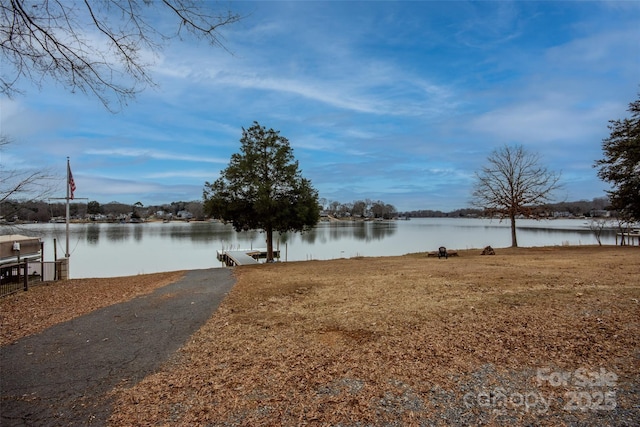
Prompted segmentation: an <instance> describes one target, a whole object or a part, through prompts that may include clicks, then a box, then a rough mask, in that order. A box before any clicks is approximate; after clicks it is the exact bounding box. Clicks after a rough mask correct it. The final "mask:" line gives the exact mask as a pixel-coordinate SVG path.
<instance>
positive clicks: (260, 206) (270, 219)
mask: <svg viewBox="0 0 640 427" xmlns="http://www.w3.org/2000/svg"><path fill="white" fill-rule="evenodd" d="M240 143H241V147H240V153H236V154H233V155H232V156H231V161H230V163H229V166H227V168H226V169H225V170H223V171H222V172H221V173H220V177H219V178H218V179H217V180H216V181H215V182H214V183H212V184H211V183H209V182H206V183H205V188H204V194H203V198H204V210H205V213H206V214H208V215H211V216H212V217H215V218H219V219H222V220H224V221H226V222H231V223H232V224H233V227H234V228H235V229H236V231H241V230H250V229H260V230H263V231H264V232H265V233H266V240H267V261H273V232H274V231H278V232H287V231H304V230H305V229H307V228H309V227H312V226H314V225H316V224H317V222H318V220H319V219H320V206H319V204H318V192H317V191H316V190H315V189H314V188H313V187H312V186H311V182H310V181H309V180H308V179H305V178H303V177H302V174H301V171H300V169H299V168H298V162H297V161H296V160H295V159H294V157H293V150H292V149H291V147H290V145H289V141H288V140H287V138H285V137H283V136H281V135H280V133H279V132H277V131H274V130H273V129H266V128H265V127H264V126H260V125H259V124H258V123H257V122H254V124H253V126H251V127H250V128H249V129H244V128H243V129H242V138H241V139H240Z"/></svg>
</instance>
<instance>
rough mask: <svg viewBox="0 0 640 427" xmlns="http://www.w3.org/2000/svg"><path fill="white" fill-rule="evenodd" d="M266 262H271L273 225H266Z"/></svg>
mask: <svg viewBox="0 0 640 427" xmlns="http://www.w3.org/2000/svg"><path fill="white" fill-rule="evenodd" d="M266 231H267V262H273V227H271V226H268V227H267V230H266Z"/></svg>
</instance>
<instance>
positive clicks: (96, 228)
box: [87, 224, 100, 245]
mask: <svg viewBox="0 0 640 427" xmlns="http://www.w3.org/2000/svg"><path fill="white" fill-rule="evenodd" d="M99 241H100V224H89V225H88V226H87V243H88V244H90V245H97V244H98V242H99Z"/></svg>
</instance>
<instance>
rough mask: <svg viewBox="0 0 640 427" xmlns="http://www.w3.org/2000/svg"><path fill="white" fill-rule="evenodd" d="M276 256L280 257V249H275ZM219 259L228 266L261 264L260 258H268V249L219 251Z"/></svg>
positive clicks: (274, 254)
mask: <svg viewBox="0 0 640 427" xmlns="http://www.w3.org/2000/svg"><path fill="white" fill-rule="evenodd" d="M273 256H274V258H280V251H278V250H274V251H273ZM217 258H218V261H220V262H222V263H224V265H226V266H227V267H235V266H236V265H251V264H259V262H260V261H259V260H261V259H266V258H267V250H266V249H238V250H234V251H224V250H222V251H220V250H219V251H217Z"/></svg>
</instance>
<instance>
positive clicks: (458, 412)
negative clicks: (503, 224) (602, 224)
mask: <svg viewBox="0 0 640 427" xmlns="http://www.w3.org/2000/svg"><path fill="white" fill-rule="evenodd" d="M479 253H480V251H479V250H474V251H461V252H460V253H459V254H460V256H459V257H456V258H450V259H448V260H444V259H442V260H439V259H437V258H427V257H426V256H425V254H413V255H406V256H401V257H386V258H359V259H342V260H333V261H308V262H291V263H279V264H271V265H259V266H245V267H237V268H236V269H235V274H236V277H237V284H236V285H235V287H234V288H233V290H232V291H231V293H230V294H229V295H228V297H227V298H226V299H225V301H223V303H222V305H221V307H220V308H219V309H218V311H217V312H216V313H215V314H214V316H213V317H212V318H211V319H210V320H209V322H208V323H207V324H206V325H205V326H204V327H203V328H202V329H200V330H199V331H198V332H197V333H196V334H194V335H193V336H192V338H191V340H190V342H189V343H188V344H187V345H186V346H185V347H183V349H182V350H181V351H180V352H178V353H177V354H176V355H175V357H174V358H172V360H171V361H170V362H169V363H167V364H165V366H164V368H163V369H162V370H161V371H159V372H157V373H156V374H154V375H151V376H149V377H147V378H146V379H144V380H143V381H142V382H140V383H138V384H136V385H134V386H132V387H130V388H127V387H123V388H121V389H118V390H114V391H113V393H112V397H113V399H114V407H113V415H112V418H111V420H110V421H111V424H112V425H118V426H119V425H176V426H178V425H179V426H182V425H211V426H219V425H223V426H226V425H242V426H256V425H287V426H289V425H318V426H320V425H322V426H329V425H331V426H378V425H389V426H395V425H398V426H400V425H409V426H411V425H425V426H429V425H479V424H485V425H505V426H506V425H548V426H555V425H593V426H596V425H598V426H599V425H630V426H631V425H638V424H637V423H638V420H639V419H640V397H639V396H640V386H639V385H640V345H639V344H640V329H639V326H640V302H639V300H640V248H638V247H553V248H527V249H500V250H497V255H495V256H481V255H479ZM180 274H181V273H167V274H159V275H145V276H135V277H131V278H117V279H95V280H93V281H91V284H92V286H82V285H83V281H82V280H80V281H70V283H63V284H61V285H60V287H57V288H56V290H59V289H64V287H69V286H72V287H74V288H73V289H69V290H68V293H66V294H65V293H63V295H67V298H64V297H63V298H60V297H54V295H55V294H59V293H60V292H51V291H52V290H53V288H52V289H47V288H46V287H41V288H36V289H35V290H34V291H33V292H32V291H29V292H27V293H23V294H19V296H15V297H9V298H5V299H2V300H0V310H1V313H2V331H3V332H2V339H3V341H2V342H3V343H7V342H10V341H12V340H15V339H17V338H19V336H23V335H27V334H30V333H35V332H37V331H39V330H42V329H43V328H44V327H45V326H43V325H48V324H51V322H52V320H50V319H49V317H50V316H49V315H48V314H47V313H49V314H54V315H56V316H57V317H55V319H56V320H54V321H53V323H55V322H58V321H64V320H67V319H68V318H71V317H74V316H75V315H78V314H80V313H83V312H86V311H87V306H90V305H91V304H92V303H96V301H97V300H100V304H106V303H109V301H112V302H116V301H122V300H125V299H127V298H131V297H133V294H132V293H131V292H130V290H126V291H125V289H128V288H130V287H131V284H132V283H134V282H137V283H142V284H143V286H142V287H141V288H140V289H137V290H136V292H142V293H144V292H150V291H151V290H152V289H153V288H155V287H158V286H161V285H162V284H165V283H169V282H170V281H173V280H176V279H177V278H178V277H180ZM103 280H104V281H105V282H104V283H106V284H107V285H105V287H103V286H101V283H103V282H101V281H103ZM104 283H103V284H104ZM53 286H58V285H52V287H53ZM103 288H104V289H103ZM65 292H67V291H65ZM71 295H74V296H73V297H71ZM52 301H53V302H52ZM105 301H106V302H105ZM94 305H95V304H94ZM98 305H99V304H98ZM95 308H97V307H95ZM89 309H93V308H89ZM18 311H22V313H25V312H26V313H28V316H27V317H28V319H27V321H18V320H16V318H19V317H20V316H17V315H14V314H15V313H16V312H18ZM61 313H64V314H61ZM22 317H24V316H22ZM47 319H49V320H47ZM12 322H14V323H12ZM15 322H18V323H17V325H18V326H17V327H16V326H15V324H16V323H15ZM20 322H22V323H20ZM26 324H28V326H27V325H26ZM12 325H13V326H12ZM20 325H22V326H20ZM10 327H13V328H14V329H17V330H18V331H19V333H17V334H16V333H14V334H12V335H11V336H7V335H8V334H7V332H6V331H7V328H10Z"/></svg>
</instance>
